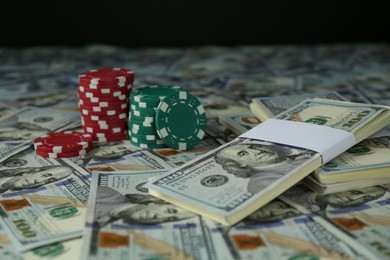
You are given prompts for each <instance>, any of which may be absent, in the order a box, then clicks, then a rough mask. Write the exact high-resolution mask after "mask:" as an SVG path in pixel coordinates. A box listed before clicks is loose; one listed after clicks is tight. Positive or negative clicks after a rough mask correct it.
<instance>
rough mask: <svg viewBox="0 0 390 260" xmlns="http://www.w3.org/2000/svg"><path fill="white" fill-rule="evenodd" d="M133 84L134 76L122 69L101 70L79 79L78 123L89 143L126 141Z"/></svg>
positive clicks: (84, 73)
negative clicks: (79, 117) (88, 138)
mask: <svg viewBox="0 0 390 260" xmlns="http://www.w3.org/2000/svg"><path fill="white" fill-rule="evenodd" d="M133 82H134V72H133V71H132V70H128V69H123V68H102V69H97V70H90V71H86V72H83V73H81V74H80V75H79V86H78V89H77V93H78V97H79V104H78V106H79V111H80V113H81V123H82V127H83V130H84V132H86V133H89V134H91V135H92V138H93V141H95V142H115V141H121V140H125V139H128V130H127V129H128V125H127V120H128V115H129V108H128V105H129V96H130V93H131V90H132V86H133Z"/></svg>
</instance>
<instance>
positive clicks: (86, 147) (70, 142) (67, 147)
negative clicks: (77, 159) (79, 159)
mask: <svg viewBox="0 0 390 260" xmlns="http://www.w3.org/2000/svg"><path fill="white" fill-rule="evenodd" d="M92 148H93V138H92V135H91V134H89V133H82V132H72V131H65V132H52V133H49V134H47V136H45V137H38V138H36V139H35V140H34V149H35V152H36V153H37V154H38V155H41V156H43V157H46V158H65V157H73V156H78V155H81V154H85V153H87V152H89V151H91V150H92Z"/></svg>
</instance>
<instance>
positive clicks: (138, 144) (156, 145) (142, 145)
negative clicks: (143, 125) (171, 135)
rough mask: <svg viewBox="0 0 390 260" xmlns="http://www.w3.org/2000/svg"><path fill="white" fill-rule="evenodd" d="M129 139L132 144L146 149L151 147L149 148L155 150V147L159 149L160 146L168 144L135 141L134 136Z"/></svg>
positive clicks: (164, 146) (163, 146)
mask: <svg viewBox="0 0 390 260" xmlns="http://www.w3.org/2000/svg"><path fill="white" fill-rule="evenodd" d="M129 141H130V143H131V144H132V145H134V146H136V147H140V148H144V149H149V150H153V149H159V148H166V147H167V145H166V144H155V143H142V142H141V143H137V142H134V141H133V140H132V138H129Z"/></svg>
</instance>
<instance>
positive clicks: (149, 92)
mask: <svg viewBox="0 0 390 260" xmlns="http://www.w3.org/2000/svg"><path fill="white" fill-rule="evenodd" d="M179 90H184V89H183V88H182V87H179V86H171V85H153V86H146V87H140V88H137V89H133V91H132V93H131V94H130V111H129V120H128V129H129V140H130V143H131V144H133V145H135V146H137V147H141V148H146V149H157V148H166V147H167V145H166V144H165V143H164V141H163V140H162V139H161V138H160V137H159V136H158V134H157V129H156V124H155V116H156V109H157V107H158V105H159V104H160V102H161V100H163V99H164V98H165V97H166V96H169V95H171V94H173V93H174V92H176V91H179ZM184 91H185V90H184Z"/></svg>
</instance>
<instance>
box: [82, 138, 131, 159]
mask: <svg viewBox="0 0 390 260" xmlns="http://www.w3.org/2000/svg"><path fill="white" fill-rule="evenodd" d="M134 151H135V149H134V148H132V147H131V146H130V145H129V144H128V143H126V142H123V141H118V142H107V143H97V144H95V145H94V147H93V150H92V151H91V152H89V153H87V154H85V155H83V156H82V157H81V159H94V160H97V161H104V160H109V159H115V158H119V157H122V156H124V155H126V154H130V153H133V152H134Z"/></svg>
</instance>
